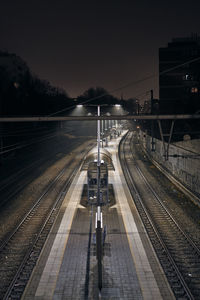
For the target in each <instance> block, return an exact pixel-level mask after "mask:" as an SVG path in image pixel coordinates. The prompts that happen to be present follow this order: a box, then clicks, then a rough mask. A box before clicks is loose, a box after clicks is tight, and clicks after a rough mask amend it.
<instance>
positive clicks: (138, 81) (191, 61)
mask: <svg viewBox="0 0 200 300" xmlns="http://www.w3.org/2000/svg"><path fill="white" fill-rule="evenodd" d="M198 60H200V57H197V58H194V59H191V60H189V61H186V62H184V63H182V64H179V65H177V66H175V67H172V68H169V69H166V70H164V71H162V72H160V73H159V76H160V75H163V74H165V73H168V72H170V71H173V70H176V69H178V68H180V67H183V66H185V65H187V64H190V63H193V62H196V61H198ZM157 76H158V75H156V74H153V75H149V76H146V77H144V78H142V79H138V80H134V81H130V82H129V83H127V84H124V85H122V86H120V87H118V88H116V89H113V90H111V91H108V92H107V93H105V94H102V95H100V96H97V97H93V98H90V99H87V100H85V101H83V102H81V103H80V104H86V103H88V102H91V101H94V100H97V99H101V98H103V97H105V96H109V95H110V94H112V93H115V92H118V91H120V90H123V89H125V88H127V87H129V86H132V85H137V84H139V83H141V82H144V81H147V80H149V79H152V78H155V77H157ZM133 98H135V97H133ZM75 106H76V105H72V106H69V107H66V108H64V109H62V110H59V111H56V112H55V113H52V114H50V115H48V117H50V116H54V115H56V114H58V113H61V112H64V111H67V110H70V109H72V108H74V107H75Z"/></svg>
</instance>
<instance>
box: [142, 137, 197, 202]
mask: <svg viewBox="0 0 200 300" xmlns="http://www.w3.org/2000/svg"><path fill="white" fill-rule="evenodd" d="M154 140H155V152H152V151H151V147H152V146H151V145H152V138H151V137H150V136H148V135H146V134H145V133H144V132H140V133H139V141H140V143H141V144H142V145H143V148H144V149H145V150H146V152H147V154H148V155H149V156H150V157H151V158H153V159H154V160H155V161H156V162H157V163H159V164H160V165H161V166H162V167H163V168H164V169H166V170H167V171H168V172H169V173H170V174H171V175H173V176H174V177H175V178H176V179H178V180H179V181H180V182H181V183H183V184H184V185H185V186H186V187H187V188H188V189H189V190H191V191H192V192H194V194H196V195H197V196H198V197H200V140H194V141H193V140H191V141H183V142H178V143H174V144H170V147H169V158H168V160H167V161H166V160H165V157H164V156H163V154H164V150H163V143H162V141H160V140H157V139H154ZM171 155H175V157H172V156H171Z"/></svg>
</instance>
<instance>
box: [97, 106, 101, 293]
mask: <svg viewBox="0 0 200 300" xmlns="http://www.w3.org/2000/svg"><path fill="white" fill-rule="evenodd" d="M97 115H98V117H99V116H100V106H99V105H98V108H97ZM97 151H98V152H97V212H96V255H97V265H98V288H99V290H101V288H102V212H101V199H100V198H101V192H100V188H101V161H100V120H98V121H97Z"/></svg>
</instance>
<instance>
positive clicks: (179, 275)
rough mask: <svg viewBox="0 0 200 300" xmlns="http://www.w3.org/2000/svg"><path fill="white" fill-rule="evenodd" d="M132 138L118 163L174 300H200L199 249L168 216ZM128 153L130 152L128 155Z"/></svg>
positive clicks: (123, 146) (123, 145) (125, 141)
mask: <svg viewBox="0 0 200 300" xmlns="http://www.w3.org/2000/svg"><path fill="white" fill-rule="evenodd" d="M131 145H133V136H132V134H131V133H128V134H127V135H126V137H125V138H124V139H123V140H122V142H121V144H120V160H121V164H122V168H123V171H124V174H125V177H126V180H127V183H128V186H129V188H130V191H131V193H132V196H133V199H134V201H135V204H136V206H137V209H138V211H139V214H140V216H141V219H142V221H143V223H144V225H145V228H146V230H147V233H148V235H149V238H150V240H151V242H152V245H153V247H154V249H155V252H156V254H157V256H158V258H159V261H160V263H161V265H162V267H163V270H164V272H165V274H166V276H167V278H168V281H169V284H170V286H171V288H172V290H173V292H174V295H175V297H176V299H200V248H199V247H198V246H197V245H196V244H195V243H194V242H193V240H192V239H191V238H190V237H189V236H188V235H187V234H186V233H185V230H184V228H181V227H180V226H179V222H178V221H177V220H175V218H174V217H173V216H172V215H171V213H170V211H169V210H168V209H167V208H166V207H165V205H164V204H163V201H162V199H160V197H159V195H158V194H157V192H156V190H155V187H153V186H151V185H150V183H149V182H148V180H147V179H146V178H145V176H144V174H143V173H142V171H141V169H140V168H139V165H138V164H137V160H136V159H135V158H134V156H133V149H130V147H131ZM130 150H131V151H130Z"/></svg>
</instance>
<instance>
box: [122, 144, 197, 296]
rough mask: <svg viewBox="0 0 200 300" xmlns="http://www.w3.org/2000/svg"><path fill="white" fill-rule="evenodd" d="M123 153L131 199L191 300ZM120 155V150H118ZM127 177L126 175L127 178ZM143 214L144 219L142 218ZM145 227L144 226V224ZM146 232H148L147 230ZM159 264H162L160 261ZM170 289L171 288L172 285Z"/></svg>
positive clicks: (187, 288) (183, 280)
mask: <svg viewBox="0 0 200 300" xmlns="http://www.w3.org/2000/svg"><path fill="white" fill-rule="evenodd" d="M125 142H126V140H124V141H123V142H122V143H123V144H122V145H123V148H124V145H125ZM123 155H124V158H123V164H124V165H125V169H126V170H125V169H124V168H123V171H125V172H126V175H127V176H125V178H126V180H127V183H128V186H129V188H130V184H131V187H132V188H130V191H131V194H132V196H133V199H135V202H136V205H137V203H138V202H139V205H140V207H138V205H137V208H138V211H139V212H140V216H141V218H142V220H143V222H144V224H145V223H146V224H147V223H148V224H150V226H151V230H153V231H154V234H155V236H156V237H157V239H158V241H159V244H160V245H161V246H162V248H163V250H164V251H165V253H166V255H167V258H168V259H169V261H170V263H171V265H172V267H173V269H174V270H175V272H176V274H177V277H178V279H179V281H180V283H181V285H182V287H183V289H184V291H185V294H186V295H187V297H189V299H191V300H192V299H195V298H194V296H193V295H192V293H191V291H190V289H189V287H188V285H187V283H186V281H185V279H184V277H183V275H182V274H181V272H180V271H179V268H178V266H177V264H176V262H175V260H174V258H173V257H172V255H171V253H170V252H169V250H168V248H167V246H166V244H165V242H164V241H163V239H162V237H161V235H160V233H159V232H158V230H157V228H156V226H155V224H154V221H153V220H152V217H151V216H150V214H149V212H148V210H147V208H146V207H145V206H144V204H143V201H142V198H141V197H140V192H139V190H138V189H137V187H136V185H135V183H134V182H133V178H132V175H131V172H130V170H129V164H128V163H127V161H126V158H125V151H124V149H123ZM120 156H121V152H120ZM120 160H121V161H122V159H121V157H120ZM127 177H128V179H127ZM128 181H129V182H128ZM144 215H145V218H146V221H145V220H144ZM145 227H146V226H145ZM147 232H148V230H147ZM196 248H197V247H195V249H196ZM155 250H156V249H155ZM161 264H162V262H161ZM172 289H173V286H172Z"/></svg>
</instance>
